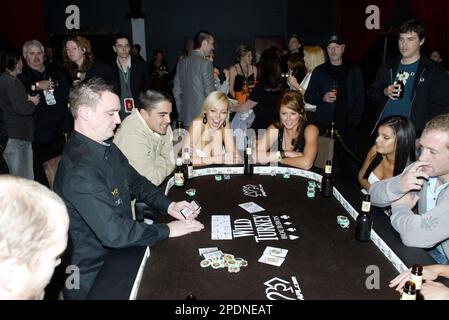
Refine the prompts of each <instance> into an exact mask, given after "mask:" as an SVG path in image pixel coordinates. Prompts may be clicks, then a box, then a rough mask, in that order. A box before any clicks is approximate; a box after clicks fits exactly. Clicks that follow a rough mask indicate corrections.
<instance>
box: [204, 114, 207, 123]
mask: <svg viewBox="0 0 449 320" xmlns="http://www.w3.org/2000/svg"><path fill="white" fill-rule="evenodd" d="M203 123H204V124H207V117H206V114H204V116H203Z"/></svg>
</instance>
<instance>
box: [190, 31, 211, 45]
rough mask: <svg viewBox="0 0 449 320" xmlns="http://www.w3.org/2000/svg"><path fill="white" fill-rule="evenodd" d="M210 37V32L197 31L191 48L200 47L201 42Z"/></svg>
mask: <svg viewBox="0 0 449 320" xmlns="http://www.w3.org/2000/svg"><path fill="white" fill-rule="evenodd" d="M210 37H212V33H210V32H207V31H199V32H197V34H196V35H195V36H194V37H193V49H194V50H195V49H199V48H201V44H202V43H203V41H204V40H207V39H209V38H210Z"/></svg>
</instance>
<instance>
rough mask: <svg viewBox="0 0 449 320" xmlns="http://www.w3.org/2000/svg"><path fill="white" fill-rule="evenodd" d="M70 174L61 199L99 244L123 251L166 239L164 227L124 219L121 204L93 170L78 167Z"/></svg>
mask: <svg viewBox="0 0 449 320" xmlns="http://www.w3.org/2000/svg"><path fill="white" fill-rule="evenodd" d="M73 170H76V171H75V172H73V173H72V174H71V177H70V178H69V180H68V181H67V182H66V183H65V187H64V189H63V190H62V194H61V195H62V197H63V198H64V199H65V201H67V202H68V203H69V204H68V206H69V207H70V206H73V208H74V209H75V210H76V212H77V213H78V214H79V215H80V216H81V217H82V218H83V220H84V221H85V222H86V223H87V225H88V226H89V228H91V229H92V231H93V232H94V233H95V235H96V236H97V237H98V239H99V240H100V241H101V243H102V245H104V246H105V247H108V248H125V247H130V246H136V245H150V246H151V245H154V244H155V243H156V242H158V241H160V240H163V239H166V238H168V235H169V229H168V227H167V226H166V225H161V224H154V225H151V226H149V225H146V224H143V223H138V222H136V221H134V220H132V219H130V218H129V217H124V216H123V210H124V208H123V205H124V204H123V203H122V204H119V205H117V204H116V203H115V202H114V198H113V196H112V195H111V192H110V190H108V189H107V187H106V185H105V184H104V183H103V178H102V177H101V176H100V174H99V173H98V172H96V171H95V169H93V168H88V167H79V168H74V169H73Z"/></svg>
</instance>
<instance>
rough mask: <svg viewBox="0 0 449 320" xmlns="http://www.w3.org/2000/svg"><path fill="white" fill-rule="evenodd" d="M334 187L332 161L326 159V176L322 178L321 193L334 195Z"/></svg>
mask: <svg viewBox="0 0 449 320" xmlns="http://www.w3.org/2000/svg"><path fill="white" fill-rule="evenodd" d="M333 189H334V177H333V176H332V161H330V160H327V161H326V167H325V172H324V176H323V178H322V179H321V194H322V195H323V197H326V198H330V197H332V193H333Z"/></svg>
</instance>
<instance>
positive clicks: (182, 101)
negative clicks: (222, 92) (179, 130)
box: [173, 31, 215, 127]
mask: <svg viewBox="0 0 449 320" xmlns="http://www.w3.org/2000/svg"><path fill="white" fill-rule="evenodd" d="M193 42H194V44H193V51H192V52H191V53H190V54H189V55H188V56H187V57H186V58H184V59H182V60H181V61H179V63H178V66H177V67H176V76H175V79H174V87H173V95H174V97H175V100H176V108H177V110H178V113H179V119H180V120H181V121H183V122H184V124H185V126H186V127H187V126H189V125H190V123H191V122H192V120H193V119H194V118H195V117H196V116H198V115H199V114H200V113H201V106H202V105H203V102H204V99H206V97H207V96H208V95H209V94H210V93H211V92H212V91H214V90H215V81H214V67H213V64H212V62H210V61H209V60H207V59H206V57H207V56H209V55H210V53H211V51H212V50H214V37H213V36H212V34H210V33H209V32H206V31H200V32H198V33H197V34H196V35H195V37H194V39H193Z"/></svg>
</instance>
